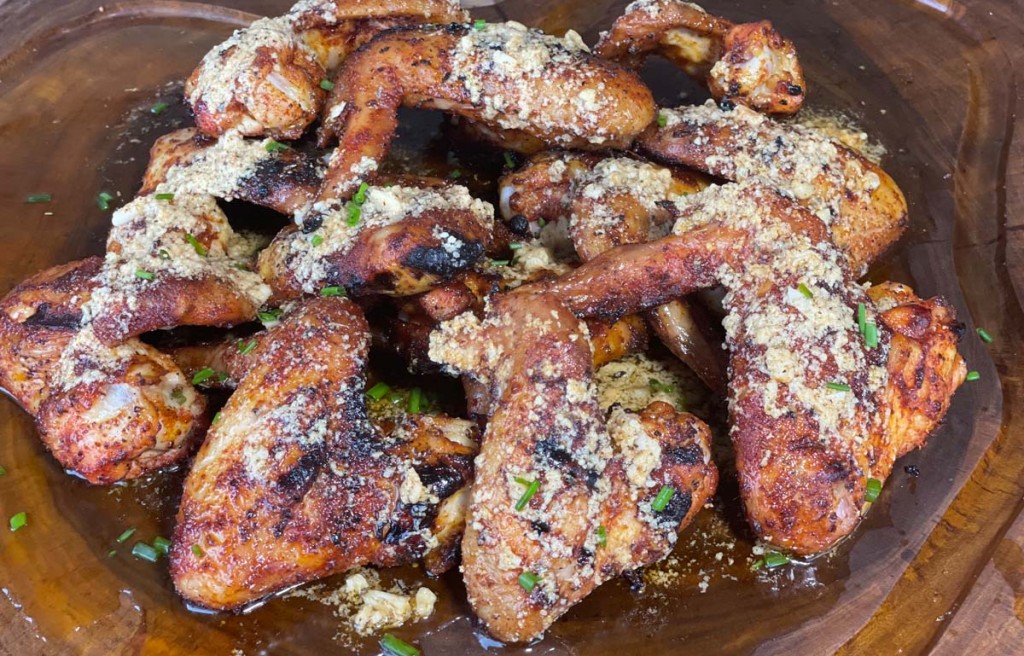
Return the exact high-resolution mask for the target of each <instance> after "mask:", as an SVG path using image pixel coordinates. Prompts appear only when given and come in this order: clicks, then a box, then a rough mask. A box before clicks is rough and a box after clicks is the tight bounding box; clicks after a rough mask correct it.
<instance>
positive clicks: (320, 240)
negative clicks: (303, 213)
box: [309, 235, 324, 246]
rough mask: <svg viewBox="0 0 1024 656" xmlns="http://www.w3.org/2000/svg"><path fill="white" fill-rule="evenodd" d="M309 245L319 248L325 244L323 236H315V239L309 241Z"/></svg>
mask: <svg viewBox="0 0 1024 656" xmlns="http://www.w3.org/2000/svg"><path fill="white" fill-rule="evenodd" d="M309 243H310V244H312V245H313V246H319V245H320V244H322V243H324V238H323V235H313V238H312V239H310V240H309Z"/></svg>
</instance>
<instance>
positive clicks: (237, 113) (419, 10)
mask: <svg viewBox="0 0 1024 656" xmlns="http://www.w3.org/2000/svg"><path fill="white" fill-rule="evenodd" d="M467 18H468V15H467V14H466V12H464V11H462V10H461V9H459V6H458V2H453V1H452V0H387V1H385V2H370V1H367V0H301V1H300V2H298V3H296V4H295V6H294V7H292V9H291V11H290V12H289V13H288V14H286V15H284V16H279V17H277V18H263V19H260V20H257V21H256V22H254V23H253V24H252V25H250V26H249V27H247V28H244V29H241V30H238V31H237V32H235V33H234V34H233V35H232V36H231V38H230V39H228V40H227V41H225V42H224V43H222V44H220V45H218V46H217V47H216V48H214V49H213V50H211V51H210V52H209V53H208V54H207V55H206V56H205V57H204V58H203V60H202V62H200V64H199V66H197V67H196V69H195V70H194V71H193V72H192V74H191V75H190V76H189V78H188V80H186V82H185V98H186V100H187V101H188V104H189V107H190V108H191V109H192V113H193V114H194V116H195V119H196V125H198V126H199V129H200V130H202V131H203V132H204V133H206V134H209V135H214V136H217V135H221V134H224V133H226V132H228V131H238V132H241V133H242V134H245V135H247V136H263V135H269V136H272V137H277V138H283V139H297V138H298V137H299V136H301V135H302V133H303V132H304V131H305V129H306V127H307V126H309V124H310V123H312V122H313V120H314V119H315V118H316V117H317V115H318V114H319V113H320V108H321V107H322V106H323V103H324V101H325V100H326V98H327V91H326V90H325V88H326V87H327V86H328V85H325V84H323V81H324V80H326V79H327V78H328V71H331V70H333V69H334V68H335V67H337V66H338V64H339V63H340V62H341V61H342V60H344V59H345V57H346V56H347V55H348V53H350V52H352V51H354V50H355V49H356V48H358V47H359V46H360V45H362V44H363V43H365V42H366V41H368V40H370V39H371V38H372V37H373V36H375V35H376V34H379V33H380V32H383V31H385V30H388V29H391V28H395V27H399V26H410V25H419V24H422V23H455V22H465V21H466V20H467Z"/></svg>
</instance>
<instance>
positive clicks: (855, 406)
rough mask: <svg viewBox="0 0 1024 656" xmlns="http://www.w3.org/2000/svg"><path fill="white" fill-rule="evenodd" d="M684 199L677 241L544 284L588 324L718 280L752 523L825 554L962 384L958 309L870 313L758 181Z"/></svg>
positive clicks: (815, 237) (830, 254)
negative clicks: (872, 485) (868, 491)
mask: <svg viewBox="0 0 1024 656" xmlns="http://www.w3.org/2000/svg"><path fill="white" fill-rule="evenodd" d="M678 204H679V206H680V210H681V218H680V220H679V222H678V223H677V225H676V227H675V233H676V234H674V235H671V236H669V237H666V238H663V239H660V240H657V241H654V242H650V243H648V244H644V245H638V246H625V247H621V248H619V249H616V250H614V251H610V252H608V253H606V254H604V255H602V256H600V257H598V258H596V259H595V260H593V261H591V262H589V263H587V264H585V265H583V266H582V267H581V268H579V269H577V270H576V271H574V272H572V273H570V274H568V275H567V276H564V277H563V278H561V279H559V280H557V281H554V282H550V283H547V284H545V285H543V286H542V288H543V289H545V290H547V291H550V292H552V293H554V294H556V295H557V296H558V297H559V298H560V299H562V300H563V302H565V303H566V304H567V305H568V307H570V308H571V309H572V310H573V311H574V312H575V313H577V314H579V315H581V316H594V315H598V316H617V315H619V314H622V313H625V312H635V311H637V310H638V309H642V308H645V307H652V306H654V305H657V304H659V303H662V302H664V301H665V300H666V299H670V298H675V297H678V296H679V295H681V294H686V293H689V292H692V291H694V290H695V289H698V288H702V287H710V286H713V285H716V284H719V283H721V284H722V285H723V286H724V287H725V288H726V290H727V294H726V297H725V306H726V308H727V310H728V311H729V315H728V316H727V317H726V320H725V328H726V335H727V343H728V345H729V347H730V358H731V364H730V386H731V390H730V415H731V423H732V437H733V444H734V446H735V449H736V466H737V470H738V473H739V476H740V484H741V493H742V496H743V501H744V505H745V507H746V511H747V516H748V518H749V519H750V522H751V524H752V526H753V527H754V529H755V531H756V532H757V534H758V535H759V536H760V537H761V538H762V539H764V540H766V541H767V542H770V543H772V544H774V545H777V546H779V547H781V548H784V549H790V550H792V551H795V552H797V553H800V554H813V553H817V552H820V551H823V550H825V549H828V548H829V547H830V546H832V545H833V544H835V543H836V541H837V540H839V539H840V538H842V537H843V536H845V535H847V534H849V533H850V532H851V531H852V530H853V529H854V528H855V527H856V525H857V523H858V522H859V520H860V516H861V512H862V509H863V507H864V505H865V499H864V490H865V486H866V484H867V481H868V479H870V478H875V479H878V480H880V481H883V480H884V479H885V478H886V477H887V476H888V475H889V473H890V470H891V465H892V460H893V459H894V458H895V457H896V455H897V454H899V453H902V452H904V451H905V450H906V449H907V448H912V447H913V446H916V445H918V444H920V443H921V441H922V440H923V437H924V435H926V434H927V431H928V430H930V429H931V428H932V427H934V426H935V424H936V423H937V421H938V420H939V419H940V418H941V416H942V414H943V413H944V411H945V409H946V408H947V407H948V403H949V399H950V397H951V396H952V395H953V393H954V392H955V391H956V388H957V387H958V386H959V385H960V383H961V382H962V381H963V378H964V374H965V367H964V364H963V360H962V359H961V358H960V356H959V354H958V353H957V351H956V341H957V332H958V328H957V325H956V324H955V317H954V316H953V313H952V310H951V309H950V308H949V307H948V306H947V305H946V304H945V303H943V302H942V301H941V300H933V301H918V300H916V299H913V297H912V296H911V295H910V294H909V292H907V293H906V295H904V296H902V297H900V296H899V295H893V294H892V293H889V294H888V296H889V297H895V299H896V302H901V303H902V302H905V303H906V304H905V305H897V306H896V307H891V308H889V307H887V306H888V305H892V301H890V302H888V303H882V305H881V307H879V306H876V304H875V303H874V302H872V300H871V299H870V298H869V297H868V296H867V295H865V293H864V292H863V290H862V288H861V287H860V286H858V285H856V284H855V283H854V281H853V279H852V276H851V275H850V274H849V273H847V271H846V268H845V266H846V265H845V261H844V257H843V255H842V252H841V250H839V249H838V248H836V247H834V246H833V245H832V243H831V242H830V239H829V230H828V227H827V226H826V225H825V224H824V223H822V221H821V220H820V219H818V218H817V217H815V216H814V215H812V214H810V213H809V212H807V211H806V210H804V209H803V208H801V207H800V206H798V205H796V204H794V203H793V202H791V201H789V200H787V199H785V198H783V197H782V196H780V195H779V194H778V193H777V192H775V191H773V190H771V189H769V188H767V187H764V186H762V185H759V184H756V183H746V184H743V185H727V186H724V187H712V188H709V189H708V190H705V191H704V192H701V193H700V194H695V195H693V196H689V197H687V198H686V199H684V200H683V201H680V202H679V203H678ZM536 289H537V288H536V287H534V288H531V287H526V288H523V290H522V291H523V292H530V291H535V290H536ZM804 290H806V291H804ZM880 302H881V301H880ZM861 308H863V310H861ZM880 310H883V312H881V314H880ZM859 314H862V317H860V318H859V317H858V315H859ZM860 323H862V324H863V325H864V327H863V328H861V327H860V326H859V324H860Z"/></svg>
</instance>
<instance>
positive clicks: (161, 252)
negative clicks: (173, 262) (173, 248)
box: [156, 248, 171, 260]
mask: <svg viewBox="0 0 1024 656" xmlns="http://www.w3.org/2000/svg"><path fill="white" fill-rule="evenodd" d="M156 254H157V255H158V256H160V259H161V260H169V259H171V254H170V253H168V252H167V251H165V250H164V249H162V248H161V249H160V250H159V251H157V252H156Z"/></svg>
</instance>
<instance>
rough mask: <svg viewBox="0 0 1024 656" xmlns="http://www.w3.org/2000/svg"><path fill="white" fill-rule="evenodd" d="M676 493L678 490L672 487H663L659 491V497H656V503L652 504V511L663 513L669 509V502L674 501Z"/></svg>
mask: <svg viewBox="0 0 1024 656" xmlns="http://www.w3.org/2000/svg"><path fill="white" fill-rule="evenodd" d="M675 493H676V489H675V488H674V487H672V486H671V485H662V486H661V489H660V490H658V496H656V497H654V501H652V502H651V510H653V511H654V512H661V511H662V510H664V509H665V508H668V502H669V501H671V500H672V497H673V496H674V495H675Z"/></svg>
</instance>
